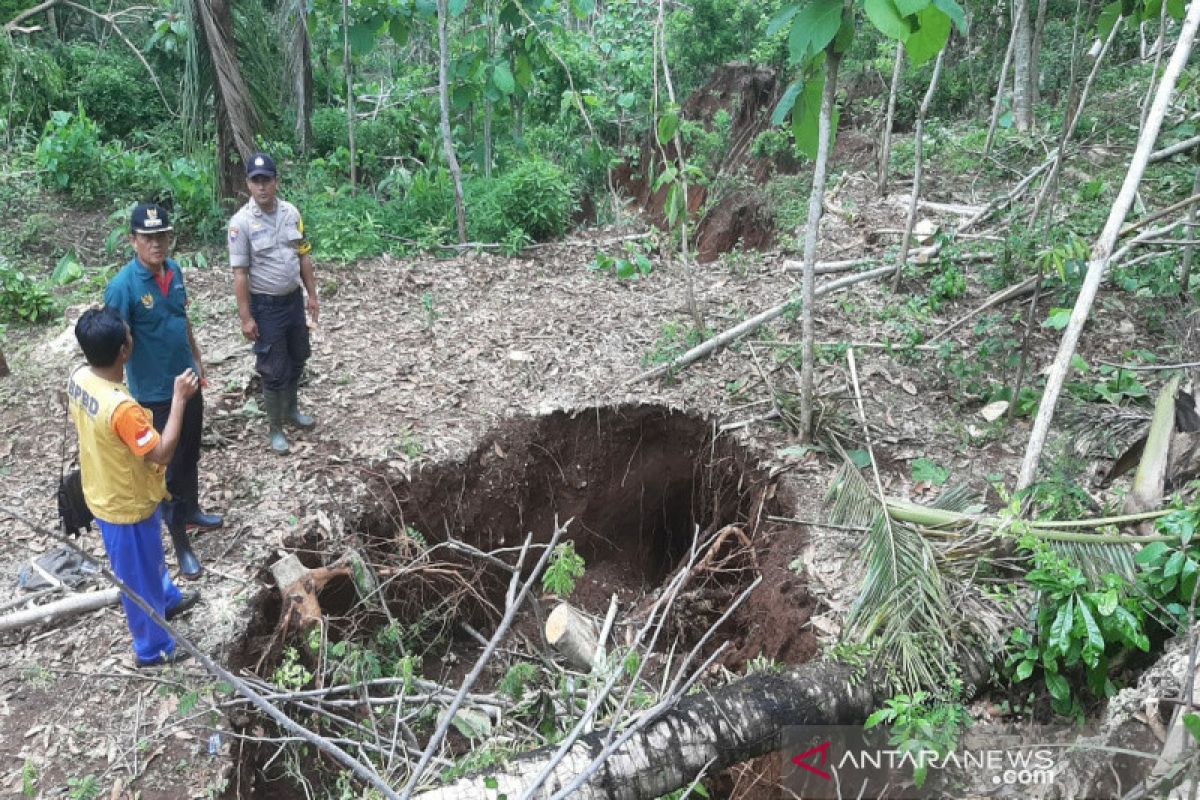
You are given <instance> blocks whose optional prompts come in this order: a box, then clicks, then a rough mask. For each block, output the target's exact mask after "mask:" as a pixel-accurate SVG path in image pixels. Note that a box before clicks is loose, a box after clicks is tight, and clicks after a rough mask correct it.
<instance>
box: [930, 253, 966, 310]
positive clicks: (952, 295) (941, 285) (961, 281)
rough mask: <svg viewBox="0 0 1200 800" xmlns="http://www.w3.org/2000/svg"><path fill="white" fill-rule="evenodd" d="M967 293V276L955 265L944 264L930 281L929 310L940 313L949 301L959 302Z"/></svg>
mask: <svg viewBox="0 0 1200 800" xmlns="http://www.w3.org/2000/svg"><path fill="white" fill-rule="evenodd" d="M966 293H967V276H966V275H964V274H963V271H962V269H961V268H960V267H959V266H958V265H957V264H953V263H946V264H943V265H942V267H941V269H939V270H938V271H937V273H936V274H934V276H933V278H932V279H931V280H930V281H929V309H930V310H931V311H938V310H940V309H941V308H942V306H944V305H945V304H946V302H947V301H950V300H957V299H958V298H960V297H962V296H963V295H965V294H966Z"/></svg>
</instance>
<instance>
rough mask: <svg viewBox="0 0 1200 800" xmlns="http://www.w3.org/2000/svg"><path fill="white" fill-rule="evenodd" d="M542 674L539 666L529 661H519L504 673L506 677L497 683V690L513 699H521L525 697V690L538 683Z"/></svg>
mask: <svg viewBox="0 0 1200 800" xmlns="http://www.w3.org/2000/svg"><path fill="white" fill-rule="evenodd" d="M540 674H541V672H540V670H539V669H538V668H537V666H535V665H533V664H530V663H529V662H527V661H520V662H517V663H516V664H513V665H512V666H511V667H509V668H508V671H507V672H505V673H504V677H503V678H501V679H500V683H499V684H497V685H496V691H497V692H499V693H500V694H502V695H505V696H506V697H511V698H512V699H513V700H518V701H519V700H520V699H521V698H522V697H524V695H525V690H526V689H527V688H529V687H530V686H533V685H534V684H536V683H537V679H538V676H539V675H540Z"/></svg>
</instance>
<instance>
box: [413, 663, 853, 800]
mask: <svg viewBox="0 0 1200 800" xmlns="http://www.w3.org/2000/svg"><path fill="white" fill-rule="evenodd" d="M875 699H876V698H875V687H874V686H872V685H871V682H870V681H869V680H862V679H860V680H855V679H854V670H853V668H852V667H849V666H847V665H845V664H841V663H838V662H830V661H822V662H809V663H807V664H802V665H800V666H799V667H796V668H794V669H790V670H788V671H787V672H784V673H782V674H767V673H760V674H757V675H752V676H750V677H748V678H745V679H743V680H740V681H737V682H736V683H731V684H729V685H728V686H724V687H722V688H720V689H717V690H716V691H713V692H704V693H701V694H696V695H690V696H688V697H686V698H684V699H683V700H681V701H680V702H679V703H678V704H677V705H676V706H674V707H673V708H671V709H670V710H668V711H666V712H665V713H663V715H662V716H661V717H659V718H658V719H656V720H654V721H652V722H651V723H650V724H649V725H647V726H646V727H645V728H644V729H643V730H641V731H639V732H638V733H636V734H634V735H633V736H632V737H631V738H630V739H629V740H628V741H626V742H625V743H624V744H623V745H621V746H620V747H619V748H618V749H616V750H615V751H614V752H613V753H612V754H611V755H610V756H609V757H608V759H607V760H606V761H605V762H604V763H603V764H602V765H600V766H599V767H598V768H596V769H595V771H594V772H593V773H592V774H591V776H590V778H589V779H588V781H587V782H586V783H585V784H583V785H582V786H580V787H579V788H578V790H577V791H575V792H573V793H572V794H571V795H570V796H571V797H572V799H573V800H601V799H603V800H643V799H644V798H652V797H659V796H661V795H664V794H666V793H668V792H671V791H673V790H675V789H678V788H680V787H683V786H687V785H688V784H689V783H691V782H692V780H693V779H694V778H695V777H696V775H698V774H699V773H700V772H701V771H702V770H706V771H707V774H714V773H717V772H720V771H721V770H723V769H725V768H726V767H729V766H732V765H733V764H739V763H741V762H743V761H747V760H749V759H751V758H755V757H757V756H761V755H766V754H767V753H772V752H774V751H776V750H778V749H779V747H780V746H781V745H780V734H781V731H782V730H783V728H784V727H786V726H792V725H857V724H861V723H862V722H863V721H864V720H865V719H866V718H867V715H868V714H869V713H870V712H871V711H872V709H873V705H874V702H875ZM607 735H608V732H607V731H597V732H595V733H592V734H589V735H588V736H584V737H582V738H581V739H580V740H579V741H578V742H577V743H576V744H575V746H574V747H573V748H572V749H571V751H570V752H569V753H568V754H567V756H566V757H565V758H564V759H562V761H560V762H559V764H558V766H557V767H556V768H555V769H554V771H553V772H552V773H551V774H550V777H549V778H548V779H547V781H546V783H545V784H544V786H543V787H542V788H541V789H540V790H539V791H538V792H536V793H535V794H534V795H533V797H536V798H549V797H551V796H552V795H554V794H555V793H556V792H558V791H559V790H561V789H563V788H565V787H566V786H567V784H568V783H569V782H570V781H572V780H573V779H575V778H576V777H577V776H579V775H581V774H583V773H585V772H587V771H588V770H589V769H592V767H593V765H592V761H593V759H594V757H595V755H596V754H597V753H599V752H600V751H601V750H602V749H603V748H604V740H605V737H606V736H607ZM554 750H555V748H554V747H545V748H541V749H539V750H535V751H533V752H531V753H527V754H525V755H523V756H520V757H519V758H517V759H515V760H514V761H512V762H510V763H509V764H508V765H507V766H506V767H504V769H503V770H502V771H492V770H488V771H486V772H483V773H480V774H478V775H475V776H471V777H466V778H461V779H459V780H457V781H455V782H454V783H452V784H451V785H449V786H445V787H442V788H440V789H435V790H433V791H429V792H425V793H424V794H421V795H418V798H419V800H468V799H469V800H478V798H495V797H498V796H499V795H500V794H503V795H507V796H508V797H509V798H516V797H519V796H521V795H522V794H523V793H524V792H526V791H528V790H529V789H530V788H531V787H530V786H529V784H530V782H532V780H533V776H535V775H537V774H538V772H539V771H540V770H541V768H542V766H543V765H545V764H546V763H548V762H549V761H550V759H551V758H553V756H554ZM786 755H787V754H785V756H786ZM491 781H495V786H494V787H491V788H488V784H489V783H490V782H491Z"/></svg>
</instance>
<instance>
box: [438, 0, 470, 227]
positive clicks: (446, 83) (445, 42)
mask: <svg viewBox="0 0 1200 800" xmlns="http://www.w3.org/2000/svg"><path fill="white" fill-rule="evenodd" d="M448 6H449V3H448V2H447V0H438V4H437V13H438V100H439V101H440V105H441V111H442V149H443V150H444V151H445V153H446V166H447V167H448V168H449V169H450V177H451V179H452V180H453V181H454V217H455V219H456V220H457V222H458V243H459V244H466V243H467V210H466V207H465V205H464V204H463V190H462V169H461V168H460V167H459V166H458V155H457V154H456V153H455V152H454V137H453V134H451V132H450V37H449V36H448V35H447V33H446V27H447V25H449V24H450V23H449V18H450V9H449V8H448Z"/></svg>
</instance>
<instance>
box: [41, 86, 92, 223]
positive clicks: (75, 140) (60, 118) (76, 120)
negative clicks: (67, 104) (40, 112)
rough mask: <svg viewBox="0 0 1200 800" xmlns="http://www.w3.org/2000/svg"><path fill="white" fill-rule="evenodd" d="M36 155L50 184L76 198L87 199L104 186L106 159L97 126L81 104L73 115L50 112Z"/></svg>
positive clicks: (63, 112) (67, 112) (66, 112)
mask: <svg viewBox="0 0 1200 800" xmlns="http://www.w3.org/2000/svg"><path fill="white" fill-rule="evenodd" d="M36 155H37V163H38V166H39V167H40V168H41V169H43V170H45V172H46V179H47V182H48V183H49V185H50V187H51V188H53V189H56V190H58V191H63V192H69V193H70V195H71V197H73V198H75V199H76V200H91V199H92V197H94V196H95V195H96V193H97V192H98V191H100V190H101V189H104V188H106V184H107V182H108V177H109V166H110V164H109V159H108V158H107V154H106V153H105V148H104V146H103V144H102V143H101V141H100V128H99V126H97V125H96V123H95V122H93V121H92V119H91V118H90V117H88V115H87V112H85V111H84V110H83V106H82V105H81V106H80V107H79V110H78V112H76V113H74V114H72V113H71V112H70V111H55V112H54V113H53V114H51V115H50V119H49V121H47V122H46V129H45V132H44V133H43V134H42V140H41V141H40V142H39V143H38V146H37V154H36Z"/></svg>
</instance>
